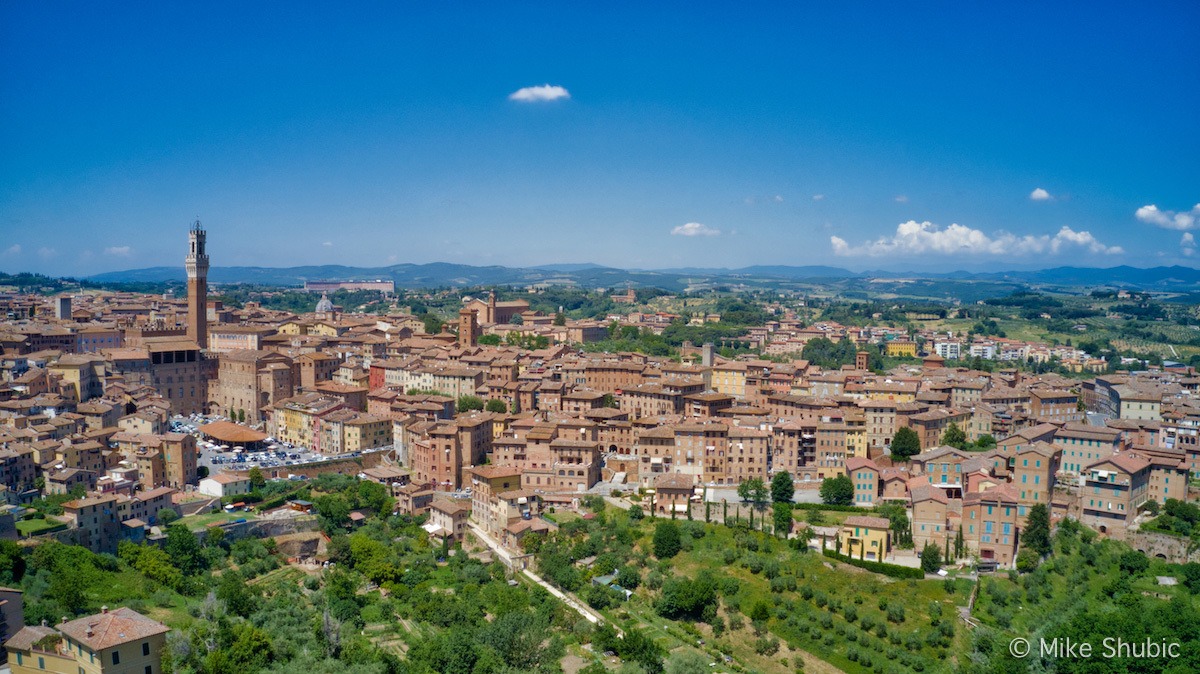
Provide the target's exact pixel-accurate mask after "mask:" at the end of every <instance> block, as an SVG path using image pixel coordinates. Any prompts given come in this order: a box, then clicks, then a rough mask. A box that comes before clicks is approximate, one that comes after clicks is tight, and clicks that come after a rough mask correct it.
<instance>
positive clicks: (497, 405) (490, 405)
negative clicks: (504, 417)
mask: <svg viewBox="0 0 1200 674" xmlns="http://www.w3.org/2000/svg"><path fill="white" fill-rule="evenodd" d="M483 409H484V410H486V411H488V412H495V413H496V414H505V413H507V412H508V405H505V404H504V401H503V400H499V399H497V398H492V399H491V400H489V401H487V404H486V405H484V406H483Z"/></svg>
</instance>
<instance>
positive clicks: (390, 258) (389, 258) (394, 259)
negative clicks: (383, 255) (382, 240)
mask: <svg viewBox="0 0 1200 674" xmlns="http://www.w3.org/2000/svg"><path fill="white" fill-rule="evenodd" d="M399 259H400V256H399V255H396V254H395V253H392V254H391V255H389V256H387V261H388V262H395V261H396V260H399Z"/></svg>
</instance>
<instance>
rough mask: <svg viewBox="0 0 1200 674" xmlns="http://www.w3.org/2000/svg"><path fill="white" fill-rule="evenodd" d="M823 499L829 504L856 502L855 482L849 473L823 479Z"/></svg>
mask: <svg viewBox="0 0 1200 674" xmlns="http://www.w3.org/2000/svg"><path fill="white" fill-rule="evenodd" d="M821 501H822V502H824V503H826V504H829V505H850V504H852V503H854V482H852V481H851V480H850V476H849V475H838V476H837V477H827V478H825V479H824V480H822V481H821Z"/></svg>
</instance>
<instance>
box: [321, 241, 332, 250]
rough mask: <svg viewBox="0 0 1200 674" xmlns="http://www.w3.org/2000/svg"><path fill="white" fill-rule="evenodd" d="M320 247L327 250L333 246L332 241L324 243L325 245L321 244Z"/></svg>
mask: <svg viewBox="0 0 1200 674" xmlns="http://www.w3.org/2000/svg"><path fill="white" fill-rule="evenodd" d="M321 245H322V246H325V247H326V248H329V247H332V246H333V242H332V241H326V242H325V243H323V244H321Z"/></svg>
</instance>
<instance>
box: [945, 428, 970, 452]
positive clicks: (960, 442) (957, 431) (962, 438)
mask: <svg viewBox="0 0 1200 674" xmlns="http://www.w3.org/2000/svg"><path fill="white" fill-rule="evenodd" d="M942 444H943V445H949V446H950V447H954V448H955V449H966V447H967V434H966V433H964V432H963V430H962V429H961V428H959V427H958V424H956V423H954V422H953V421H951V422H950V425H949V426H947V427H946V432H945V433H942Z"/></svg>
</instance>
